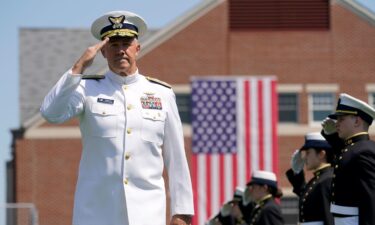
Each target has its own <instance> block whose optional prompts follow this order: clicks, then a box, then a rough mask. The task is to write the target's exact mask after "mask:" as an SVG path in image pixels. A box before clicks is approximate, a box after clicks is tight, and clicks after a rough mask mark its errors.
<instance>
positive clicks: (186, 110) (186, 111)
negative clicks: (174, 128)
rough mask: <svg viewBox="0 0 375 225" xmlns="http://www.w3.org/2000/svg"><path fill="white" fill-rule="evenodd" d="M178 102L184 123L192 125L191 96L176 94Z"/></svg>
mask: <svg viewBox="0 0 375 225" xmlns="http://www.w3.org/2000/svg"><path fill="white" fill-rule="evenodd" d="M176 101H177V107H178V112H179V114H180V117H181V121H182V123H187V124H190V123H191V118H190V108H191V107H190V94H185V93H176Z"/></svg>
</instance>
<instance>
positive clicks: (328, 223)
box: [286, 166, 334, 225]
mask: <svg viewBox="0 0 375 225" xmlns="http://www.w3.org/2000/svg"><path fill="white" fill-rule="evenodd" d="M286 176H287V178H288V180H289V182H290V183H291V184H292V186H293V192H294V193H296V194H297V195H298V196H299V222H313V221H323V222H324V225H333V224H334V222H333V216H332V214H331V213H330V195H331V182H332V177H333V168H332V167H331V166H327V167H324V168H322V169H319V170H317V171H315V172H314V177H313V178H311V180H310V181H309V182H308V183H307V184H306V181H305V174H304V172H303V171H302V172H300V173H298V174H294V172H293V170H292V169H289V170H288V171H287V172H286Z"/></svg>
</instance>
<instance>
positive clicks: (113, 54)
mask: <svg viewBox="0 0 375 225" xmlns="http://www.w3.org/2000/svg"><path fill="white" fill-rule="evenodd" d="M139 50H140V45H139V44H138V40H137V39H136V38H124V37H112V38H110V40H109V42H108V43H107V44H106V45H105V46H104V47H103V49H102V54H103V56H104V58H106V59H107V62H108V67H109V68H110V69H111V70H112V71H113V72H115V73H117V74H119V75H122V76H126V75H128V74H131V73H134V72H135V70H136V68H137V66H136V57H137V55H138V52H139Z"/></svg>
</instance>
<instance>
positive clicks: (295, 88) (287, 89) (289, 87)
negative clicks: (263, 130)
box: [277, 84, 303, 124]
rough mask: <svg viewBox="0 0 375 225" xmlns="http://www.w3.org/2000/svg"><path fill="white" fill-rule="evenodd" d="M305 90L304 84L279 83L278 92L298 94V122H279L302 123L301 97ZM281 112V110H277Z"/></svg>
mask: <svg viewBox="0 0 375 225" xmlns="http://www.w3.org/2000/svg"><path fill="white" fill-rule="evenodd" d="M302 91H303V85H302V84H278V85H277V94H296V95H297V105H296V110H297V121H296V122H281V121H280V120H279V124H299V123H300V117H301V116H300V113H301V112H300V99H301V93H302ZM277 113H279V112H277Z"/></svg>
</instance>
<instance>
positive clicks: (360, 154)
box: [207, 93, 375, 225]
mask: <svg viewBox="0 0 375 225" xmlns="http://www.w3.org/2000/svg"><path fill="white" fill-rule="evenodd" d="M374 118H375V109H374V108H373V107H371V106H370V105H368V104H367V103H365V102H363V101H361V100H359V99H357V98H355V97H353V96H350V95H348V94H345V93H342V94H340V97H339V101H338V103H337V106H336V110H335V112H334V113H333V114H331V115H328V117H327V118H326V119H324V120H323V121H322V130H321V132H312V133H308V134H306V135H305V141H304V144H303V145H302V147H300V148H298V149H297V150H295V151H294V152H293V154H292V157H291V163H290V164H291V168H290V169H289V170H288V171H286V173H285V175H286V177H287V179H288V180H289V182H290V184H291V185H292V187H293V192H294V193H295V194H296V195H297V196H298V197H299V203H298V212H299V213H298V224H300V225H374V224H375V142H374V141H371V140H370V138H369V133H368V132H369V127H370V125H371V124H372V121H373V120H374ZM305 171H310V172H311V173H312V178H311V179H309V180H306V178H305ZM276 190H278V188H277V180H276V175H275V174H274V173H272V172H267V171H255V172H254V174H253V175H252V178H251V181H250V182H249V183H248V184H247V186H246V188H245V191H243V192H242V193H241V191H240V190H238V189H237V190H236V193H235V197H234V198H233V200H231V201H230V202H228V203H225V204H224V205H223V207H222V208H221V210H220V212H219V213H218V214H217V215H215V216H214V217H213V218H211V219H210V220H209V221H207V224H208V225H234V224H235V225H243V224H247V225H248V224H256V225H267V224H274V225H277V224H284V221H283V217H282V214H281V210H280V205H279V204H277V203H275V201H274V199H275V198H278V197H280V196H281V195H280V194H279V193H280V192H278V191H276Z"/></svg>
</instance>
